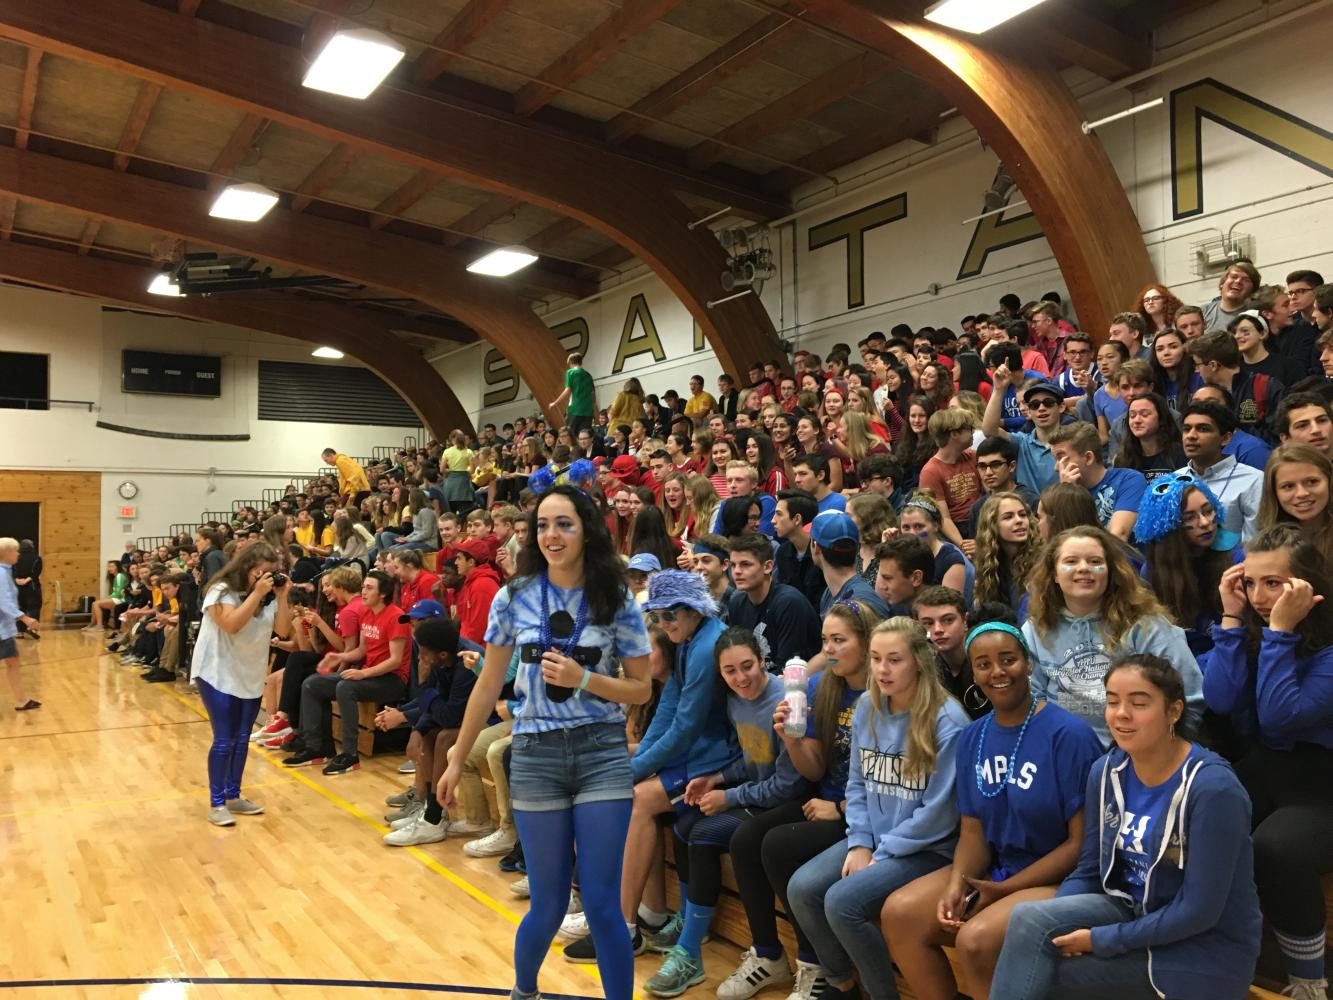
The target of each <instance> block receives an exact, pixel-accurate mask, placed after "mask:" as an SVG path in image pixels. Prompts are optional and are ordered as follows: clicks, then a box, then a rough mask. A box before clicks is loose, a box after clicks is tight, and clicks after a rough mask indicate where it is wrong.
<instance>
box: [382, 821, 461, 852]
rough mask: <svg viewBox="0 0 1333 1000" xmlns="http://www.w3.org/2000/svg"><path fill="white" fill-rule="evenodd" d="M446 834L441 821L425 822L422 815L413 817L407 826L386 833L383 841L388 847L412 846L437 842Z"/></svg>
mask: <svg viewBox="0 0 1333 1000" xmlns="http://www.w3.org/2000/svg"><path fill="white" fill-rule="evenodd" d="M446 836H447V834H446V833H445V830H444V822H443V821H441V822H439V823H427V822H426V820H425V819H424V818H422V817H414V818H413V820H412V822H411V823H409V824H408V825H407V826H404V827H400V828H399V829H397V830H392V831H390V832H389V833H386V834H385V835H384V842H385V843H386V844H388V845H389V846H390V847H412V846H414V845H416V844H438V843H439V842H440V841H441V840H443V839H444V838H445V837H446Z"/></svg>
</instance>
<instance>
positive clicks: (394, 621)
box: [361, 604, 412, 683]
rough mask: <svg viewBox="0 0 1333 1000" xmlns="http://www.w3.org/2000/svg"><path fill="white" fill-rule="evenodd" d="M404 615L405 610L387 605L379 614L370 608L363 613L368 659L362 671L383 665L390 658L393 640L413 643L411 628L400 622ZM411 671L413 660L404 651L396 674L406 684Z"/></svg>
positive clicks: (363, 629) (362, 624) (364, 661)
mask: <svg viewBox="0 0 1333 1000" xmlns="http://www.w3.org/2000/svg"><path fill="white" fill-rule="evenodd" d="M402 613H403V609H402V608H400V607H399V606H398V605H396V604H386V605H385V606H384V607H383V608H382V609H381V610H380V612H379V613H378V614H376V613H375V612H374V611H371V610H370V608H365V609H364V610H363V611H362V614H361V637H362V638H363V639H365V641H366V658H365V660H363V661H362V663H361V667H362V669H365V668H368V667H373V666H375V665H377V664H380V663H383V662H384V661H385V660H387V659H388V658H389V641H390V640H391V639H406V640H408V641H409V642H411V641H412V628H411V626H409V625H406V624H402V623H400V622H399V621H398V619H399V617H400V616H401V615H402ZM411 670H412V658H411V657H410V656H408V655H407V651H406V650H404V651H403V659H402V662H401V663H399V664H398V669H396V670H395V671H394V673H395V674H397V675H398V679H399V680H401V681H403V682H404V683H406V681H407V677H408V674H409V673H410V672H411Z"/></svg>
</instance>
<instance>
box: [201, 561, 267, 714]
mask: <svg viewBox="0 0 1333 1000" xmlns="http://www.w3.org/2000/svg"><path fill="white" fill-rule="evenodd" d="M244 600H245V596H244V595H242V594H238V593H236V592H235V591H234V590H231V589H230V588H228V587H224V586H217V587H210V588H209V589H208V592H207V593H206V594H205V595H204V606H203V610H204V618H203V621H202V622H200V624H199V638H198V640H197V641H196V642H195V644H194V657H193V659H192V660H191V661H190V675H191V677H193V678H194V679H195V680H203V681H207V682H208V683H209V685H210V686H212V687H213V688H215V689H217V690H218V691H221V692H222V693H223V694H229V695H232V696H233V697H236V698H258V697H260V696H262V695H263V693H264V681H265V679H266V678H267V677H268V654H269V638H270V637H271V636H272V634H273V619H274V617H275V616H276V615H277V612H278V605H277V602H276V601H274V602H273V603H271V604H269V606H268V607H266V608H260V609H259V611H258V612H256V613H255V616H254V617H253V618H251V619H250V620H249V621H248V622H246V623H245V626H244V627H243V628H242V629H241V630H240V631H239V632H237V633H236V634H235V635H232V634H229V633H227V632H224V631H223V630H222V629H221V628H219V627H218V624H217V622H215V621H213V617H212V615H210V614H209V613H208V609H209V608H211V607H212V606H213V605H214V604H226V605H230V606H231V607H239V606H240V605H241V604H242V603H243V602H244Z"/></svg>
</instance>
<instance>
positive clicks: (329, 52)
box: [301, 28, 407, 100]
mask: <svg viewBox="0 0 1333 1000" xmlns="http://www.w3.org/2000/svg"><path fill="white" fill-rule="evenodd" d="M406 54H407V50H406V49H404V48H403V47H402V46H401V45H399V44H398V43H397V42H395V41H394V40H393V39H392V38H390V37H389V36H388V35H384V34H381V33H380V32H378V31H372V30H371V29H369V28H349V29H347V30H346V31H339V32H337V33H336V34H335V35H334V36H333V37H332V38H330V39H329V40H328V43H327V44H326V45H325V46H324V48H323V49H321V50H320V53H319V55H318V56H316V57H315V61H314V62H313V63H311V64H310V68H309V69H308V70H306V74H305V79H304V80H302V81H301V82H302V83H303V84H304V85H305V86H307V87H309V88H311V89H312V90H323V91H325V92H327V93H330V94H338V95H339V96H340V97H354V98H356V99H357V100H364V99H365V98H367V97H369V96H370V95H371V94H372V93H374V92H375V88H376V87H378V86H379V85H380V84H381V83H383V82H384V78H385V77H386V76H388V75H389V74H390V73H392V72H393V68H394V67H395V66H397V65H398V64H399V63H400V62H402V61H403V56H405V55H406Z"/></svg>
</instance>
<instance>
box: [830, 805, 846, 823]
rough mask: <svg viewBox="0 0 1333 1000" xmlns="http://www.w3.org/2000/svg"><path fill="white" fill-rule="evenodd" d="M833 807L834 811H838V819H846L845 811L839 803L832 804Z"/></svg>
mask: <svg viewBox="0 0 1333 1000" xmlns="http://www.w3.org/2000/svg"><path fill="white" fill-rule="evenodd" d="M833 807H834V808H835V809H837V810H838V815H839V816H840V817H842V818H843V819H846V818H847V810H846V809H845V808H843V805H842V803H841V802H835V803H833Z"/></svg>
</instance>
